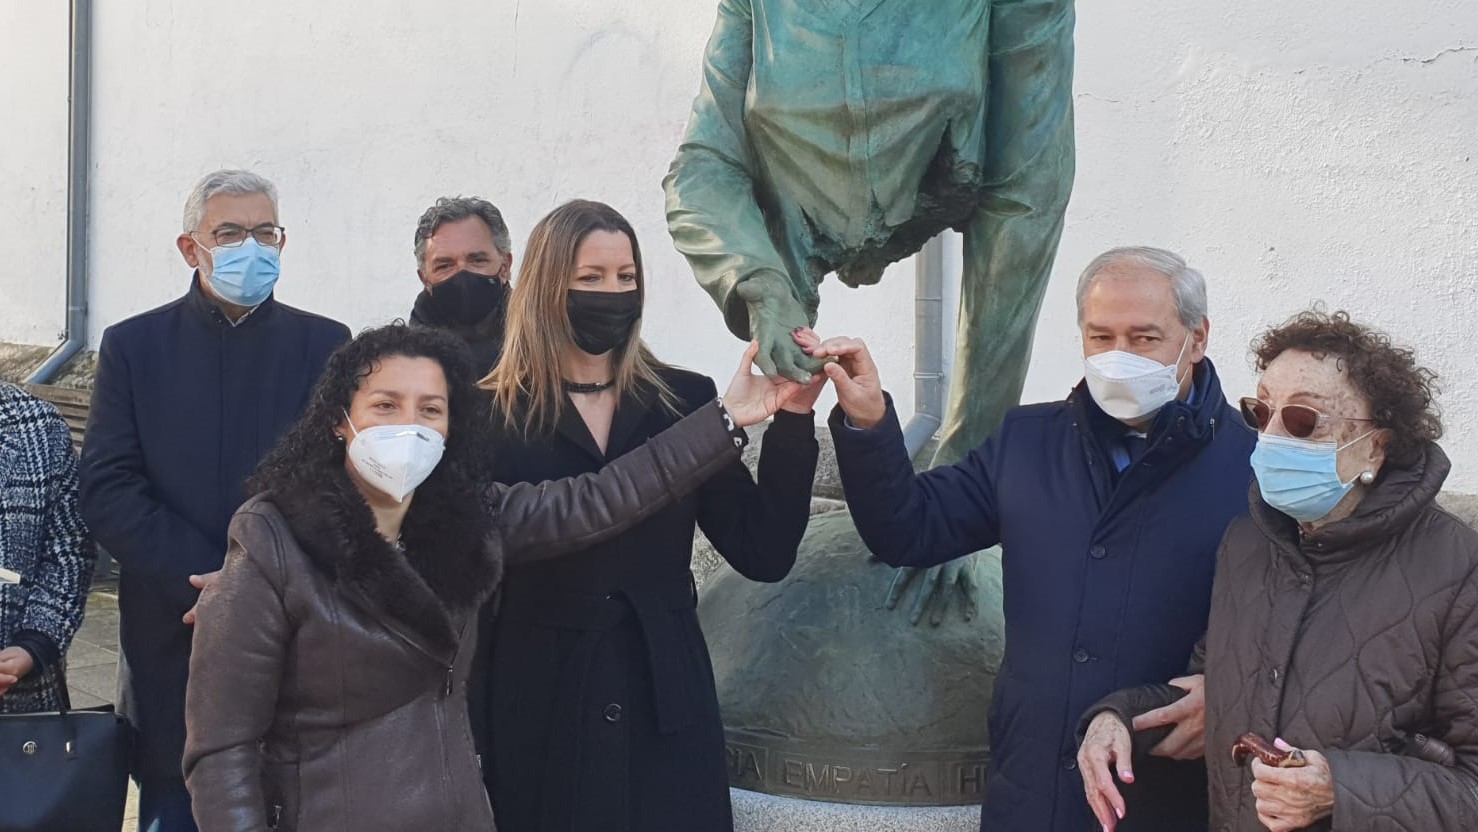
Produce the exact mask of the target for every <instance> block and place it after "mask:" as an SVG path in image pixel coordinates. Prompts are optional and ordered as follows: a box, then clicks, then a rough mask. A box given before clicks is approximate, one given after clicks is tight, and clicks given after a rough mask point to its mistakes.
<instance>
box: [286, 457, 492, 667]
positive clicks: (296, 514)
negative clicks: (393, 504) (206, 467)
mask: <svg viewBox="0 0 1478 832" xmlns="http://www.w3.org/2000/svg"><path fill="white" fill-rule="evenodd" d="M479 493H480V492H479V490H478V489H477V488H476V487H475V486H474V485H473V484H472V482H471V481H470V480H469V479H468V478H466V477H465V476H462V475H460V474H459V473H458V472H456V471H455V470H454V469H452V468H450V467H447V468H445V469H443V468H438V469H437V471H436V472H435V473H434V474H433V475H432V476H431V478H430V479H428V480H427V481H426V482H424V483H422V484H421V487H420V488H418V489H416V493H415V496H414V498H413V501H412V503H411V508H410V510H409V511H408V512H406V516H405V522H404V524H403V525H402V528H401V540H402V541H403V542H404V544H405V554H401V553H400V552H397V551H396V550H395V548H394V547H393V546H391V545H390V544H389V542H387V541H386V540H385V539H384V538H383V537H381V536H380V534H379V532H377V531H375V521H374V515H372V514H371V513H370V509H369V506H368V505H367V504H366V503H365V502H364V498H363V496H361V495H360V493H359V490H358V489H357V488H356V487H355V485H354V483H353V482H352V481H351V480H350V479H349V475H348V473H347V472H345V471H344V470H343V469H342V468H335V469H334V472H333V474H332V475H331V476H330V477H329V478H328V481H327V482H319V483H317V487H316V488H312V489H309V488H307V487H304V486H303V485H300V484H299V485H295V486H294V487H292V488H290V489H287V490H285V491H284V490H279V491H276V492H273V493H270V494H268V495H267V498H268V499H270V500H271V501H272V502H273V503H274V504H275V505H276V506H277V509H278V511H280V512H281V513H282V515H283V517H284V518H285V519H286V520H287V523H288V526H289V527H291V529H292V531H293V536H294V538H295V539H296V540H297V543H298V545H299V546H301V547H302V549H303V551H304V552H305V553H306V554H307V555H308V559H309V561H311V562H312V563H313V565H314V566H315V567H316V568H317V569H318V570H319V571H320V572H322V573H323V574H324V575H326V576H328V577H329V578H330V579H332V580H333V581H334V582H335V583H336V584H338V585H339V586H341V587H342V588H344V589H347V590H350V591H351V594H357V595H359V596H361V597H362V598H363V599H364V600H366V601H368V602H369V603H370V604H372V605H373V607H374V609H373V610H371V612H375V613H379V614H382V615H389V616H390V617H391V618H393V619H394V620H395V621H397V622H401V623H403V624H404V625H406V626H407V627H409V628H410V630H411V631H412V633H413V634H414V635H418V636H419V637H420V639H419V640H420V641H422V642H424V646H426V647H427V648H428V649H430V650H431V651H433V652H435V653H437V654H440V655H451V654H453V653H455V651H456V649H457V646H458V641H459V634H458V633H457V632H456V629H457V628H455V627H454V625H453V620H452V619H453V617H454V616H455V617H456V618H458V619H463V618H465V615H466V614H467V613H468V612H469V611H472V610H475V609H476V607H477V606H478V605H479V604H481V603H482V601H483V600H484V599H485V598H487V597H488V596H489V595H491V594H492V592H493V590H494V589H495V588H496V587H497V585H498V582H499V580H500V579H501V578H502V575H503V556H502V548H501V547H500V546H499V545H498V542H497V540H496V537H495V535H494V532H493V527H492V523H491V520H490V518H489V515H488V510H487V508H486V507H485V506H484V505H482V501H481V500H480V499H479V498H478V496H477V495H478V494H479Z"/></svg>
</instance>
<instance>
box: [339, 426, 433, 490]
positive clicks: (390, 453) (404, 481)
mask: <svg viewBox="0 0 1478 832" xmlns="http://www.w3.org/2000/svg"><path fill="white" fill-rule="evenodd" d="M344 420H345V421H346V422H347V421H349V414H348V413H345V414H344ZM349 429H350V430H352V431H354V439H353V441H351V442H349V449H348V454H349V463H350V464H351V465H353V466H354V470H355V471H358V472H359V476H361V477H363V478H364V480H365V482H367V483H369V484H370V485H373V486H374V487H375V488H377V489H379V490H380V491H383V492H385V493H386V494H389V495H390V496H391V497H394V498H395V501H396V502H397V503H399V502H403V501H404V500H405V495H407V494H409V493H411V492H412V491H415V490H416V487H417V486H419V485H420V484H421V483H423V482H425V481H426V478H427V477H429V476H431V472H432V471H433V470H435V469H436V464H437V463H438V462H441V454H442V451H443V450H445V449H446V442H445V440H443V439H442V438H441V434H439V433H437V432H436V431H434V430H432V429H431V428H428V427H426V426H425V425H375V426H374V427H372V428H365V429H364V430H359V429H358V428H356V427H354V423H353V422H349Z"/></svg>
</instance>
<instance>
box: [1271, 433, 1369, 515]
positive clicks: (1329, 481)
mask: <svg viewBox="0 0 1478 832" xmlns="http://www.w3.org/2000/svg"><path fill="white" fill-rule="evenodd" d="M1372 433H1375V431H1373V430H1372V431H1366V432H1365V433H1362V434H1360V435H1359V436H1357V437H1355V438H1354V439H1352V440H1350V441H1349V442H1346V443H1345V444H1343V445H1335V444H1334V443H1333V442H1311V441H1309V440H1307V439H1294V438H1293V437H1291V436H1278V435H1276V434H1270V433H1262V434H1258V437H1257V447H1256V448H1254V449H1253V451H1252V473H1254V474H1256V475H1257V488H1258V490H1259V491H1261V492H1262V498H1263V500H1264V501H1265V502H1266V503H1267V504H1268V505H1270V506H1272V507H1273V508H1275V509H1277V510H1279V511H1281V512H1283V513H1284V514H1286V515H1288V516H1289V517H1292V518H1293V519H1294V520H1297V521H1299V522H1300V523H1309V522H1312V521H1314V520H1318V519H1319V518H1320V517H1323V516H1324V515H1326V514H1328V513H1329V512H1330V511H1332V510H1334V507H1335V505H1337V504H1338V503H1339V501H1340V500H1342V499H1344V496H1345V495H1346V494H1348V493H1350V489H1351V488H1354V487H1355V480H1353V479H1352V480H1350V481H1349V482H1344V481H1342V480H1341V479H1340V478H1339V468H1338V466H1337V462H1338V460H1339V452H1340V451H1343V450H1344V449H1345V448H1348V447H1350V446H1351V445H1353V444H1355V443H1356V442H1359V441H1360V440H1361V439H1364V438H1365V437H1367V436H1369V435H1370V434H1372Z"/></svg>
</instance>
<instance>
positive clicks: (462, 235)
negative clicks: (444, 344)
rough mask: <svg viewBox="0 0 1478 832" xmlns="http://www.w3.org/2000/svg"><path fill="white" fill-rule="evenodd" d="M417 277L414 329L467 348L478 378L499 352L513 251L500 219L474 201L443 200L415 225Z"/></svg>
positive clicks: (488, 207)
mask: <svg viewBox="0 0 1478 832" xmlns="http://www.w3.org/2000/svg"><path fill="white" fill-rule="evenodd" d="M416 274H417V276H419V277H420V278H421V285H422V286H424V287H425V289H424V290H423V291H422V292H421V294H419V295H417V296H416V305H415V307H414V308H413V309H412V310H411V324H412V325H413V326H430V327H439V328H441V329H445V330H448V331H450V332H452V333H454V334H456V335H457V336H459V337H460V338H461V339H462V340H463V341H465V342H466V343H467V346H468V347H469V348H471V350H472V358H473V360H474V362H475V366H476V368H477V371H478V372H479V373H486V372H487V371H488V370H491V369H492V368H493V365H494V364H496V363H498V356H499V354H500V353H502V351H503V315H504V311H505V310H506V309H507V308H508V280H509V278H510V277H512V275H513V251H512V249H511V248H510V247H509V242H508V226H507V225H506V224H505V223H504V222H503V214H502V213H501V212H500V211H498V209H497V208H496V207H494V205H493V204H492V203H491V202H488V201H487V200H485V199H479V198H477V197H475V196H474V197H462V196H458V197H445V196H444V197H442V198H440V199H438V200H436V204H435V205H432V206H431V207H430V208H427V209H426V213H424V214H422V215H421V220H420V222H418V223H416Z"/></svg>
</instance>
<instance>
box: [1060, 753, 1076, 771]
mask: <svg viewBox="0 0 1478 832" xmlns="http://www.w3.org/2000/svg"><path fill="white" fill-rule="evenodd" d="M1062 767H1063V768H1064V769H1067V770H1068V771H1072V770H1073V769H1075V768H1077V767H1078V758H1076V757H1074V756H1072V755H1071V754H1064V755H1062Z"/></svg>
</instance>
